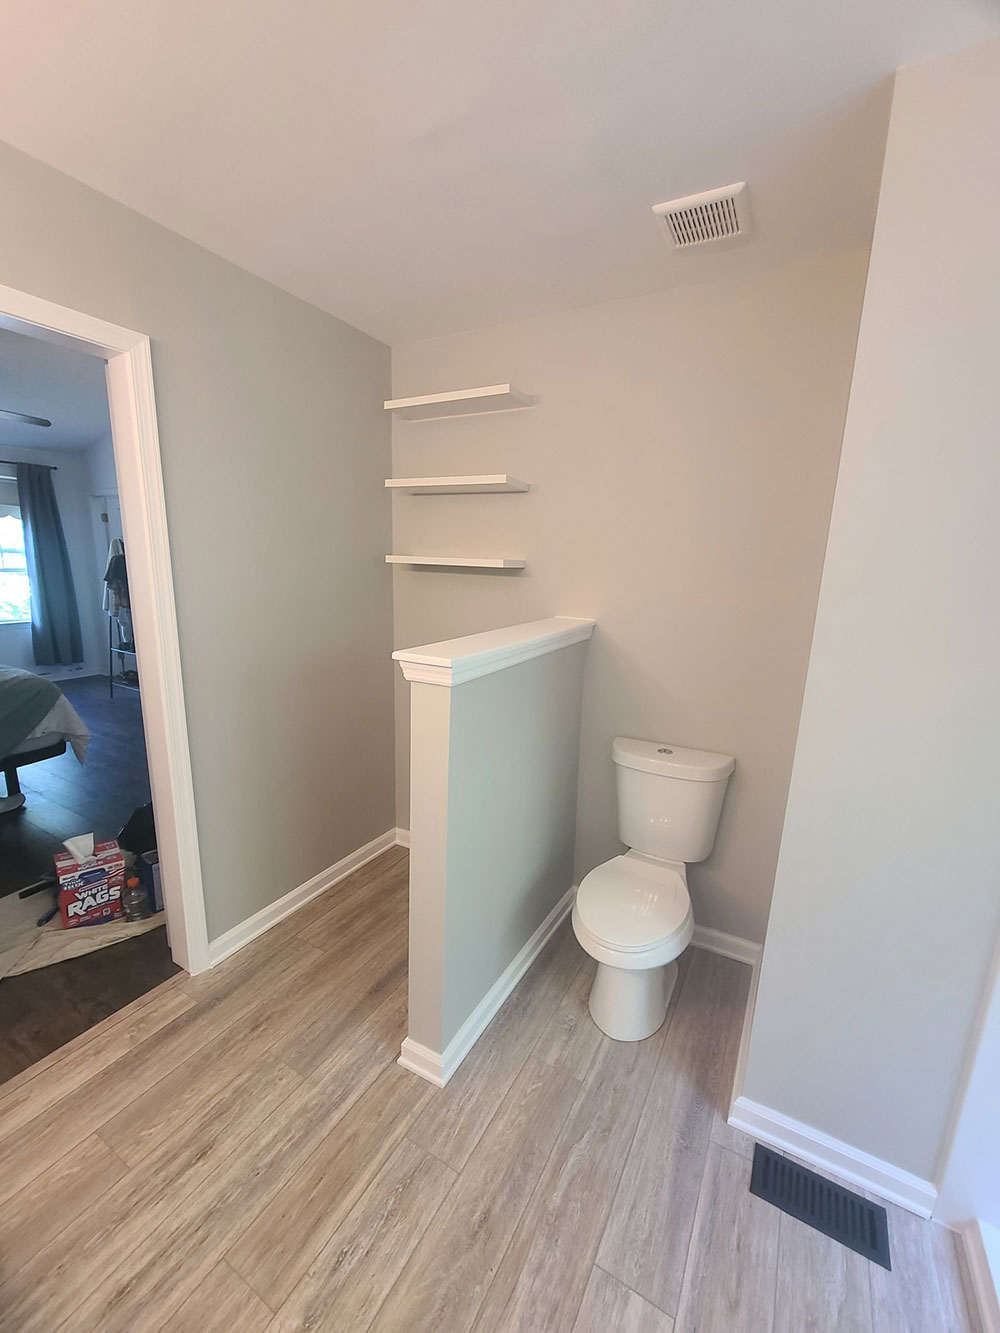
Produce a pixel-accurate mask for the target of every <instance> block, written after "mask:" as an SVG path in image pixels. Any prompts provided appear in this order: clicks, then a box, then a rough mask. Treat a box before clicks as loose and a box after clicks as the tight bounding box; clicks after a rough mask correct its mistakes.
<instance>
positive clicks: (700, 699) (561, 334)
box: [393, 254, 867, 940]
mask: <svg viewBox="0 0 1000 1333" xmlns="http://www.w3.org/2000/svg"><path fill="white" fill-rule="evenodd" d="M866 258H867V257H866V255H864V254H850V255H844V256H841V257H839V258H835V259H831V260H828V261H826V262H823V263H813V264H801V265H795V266H791V267H789V268H786V269H784V270H782V271H780V272H777V273H774V274H772V275H771V276H770V277H768V278H766V279H763V280H761V281H759V282H755V283H752V284H747V285H744V286H733V285H718V286H715V287H712V286H706V287H701V288H698V289H687V290H683V291H676V292H673V293H664V294H659V295H655V296H650V297H644V298H640V299H636V300H627V301H616V302H612V303H609V304H606V305H600V306H593V307H589V308H587V309H584V310H575V311H570V312H567V313H565V314H562V315H558V316H553V317H548V318H544V319H537V320H531V321H527V322H524V323H520V324H514V325H506V326H502V327H499V328H493V329H488V330H484V331H479V332H474V333H470V334H466V335H459V336H455V337H449V338H442V339H435V340H430V341H426V342H421V343H416V344H413V345H410V346H407V347H402V348H394V349H393V392H394V394H397V395H404V394H416V393H425V392H433V391H435V390H443V389H449V388H459V387H465V386H471V385H476V384H492V383H496V382H498V381H505V380H508V379H509V380H511V381H512V382H513V383H514V384H516V385H517V386H518V387H519V388H521V389H522V390H524V391H525V392H526V393H530V394H536V395H539V397H540V401H539V403H538V404H537V406H535V407H533V408H532V409H530V410H529V411H523V412H515V413H508V414H496V415H493V416H481V417H468V418H458V419H455V420H451V421H438V422H396V423H394V426H393V452H394V466H395V475H397V476H415V475H434V474H446V473H478V472H511V473H513V474H515V475H516V476H519V477H522V478H523V479H525V480H526V481H530V482H531V483H532V485H533V489H532V491H531V492H530V493H529V494H527V495H492V496H461V497H454V496H443V497H398V498H396V500H395V501H394V543H395V550H396V551H398V552H403V553H407V552H418V553H419V552H432V553H437V554H449V553H455V554H478V553H482V554H486V555H512V556H523V557H525V558H526V559H527V560H528V568H527V570H526V572H525V573H524V574H517V575H483V574H463V573H454V572H439V571H428V570H406V569H398V570H397V572H396V574H395V579H396V583H395V638H396V645H397V646H399V647H405V646H409V645H412V644H417V643H426V642H429V641H433V640H437V639H442V638H450V637H452V636H454V635H458V634H467V633H474V632H477V631H480V630H485V629H493V628H495V627H498V626H502V625H511V624H516V623H518V622H521V621H529V620H534V619H538V618H539V617H544V616H549V615H576V616H592V617H594V618H595V619H596V620H597V621H598V630H597V631H596V633H595V635H594V638H593V640H592V642H591V645H590V655H589V660H588V666H587V683H586V689H585V698H584V723H583V738H582V751H581V772H580V808H579V821H578V834H577V844H576V875H577V879H579V877H580V876H582V875H583V874H584V873H586V871H588V870H589V869H590V868H591V867H592V866H594V865H596V864H597V863H598V862H600V861H602V860H605V859H607V858H608V857H610V856H613V855H615V854H616V852H617V851H618V850H619V849H620V844H619V843H618V840H617V834H616V815H615V793H614V775H613V767H612V763H611V741H612V738H613V737H614V736H615V735H616V734H617V733H624V734H625V735H634V736H639V737H650V738H657V739H665V740H670V741H676V742H677V743H679V744H682V745H692V746H697V747H702V748H706V749H711V750H719V751H723V752H727V753H730V754H734V755H736V756H737V759H738V766H737V769H736V773H735V775H734V777H733V779H732V781H731V783H730V787H729V792H728V795H727V798H726V806H725V809H724V811H723V815H722V823H721V826H720V830H719V837H718V842H717V845H716V851H715V853H714V854H713V856H712V858H711V859H710V860H709V861H708V862H706V863H705V864H704V865H702V866H700V867H697V868H696V869H695V870H693V872H692V874H691V883H692V893H693V898H694V906H695V915H696V918H697V920H698V921H699V922H700V923H701V924H703V925H707V926H713V927H715V928H717V929H721V930H724V931H728V932H731V933H733V934H735V935H738V936H741V937H745V938H748V939H751V940H761V939H762V938H763V934H764V923H765V921H766V919H767V910H768V903H769V900H770V894H771V886H772V881H773V876H774V866H775V860H776V856H777V848H778V838H779V833H780V829H781V821H782V815H783V812H784V804H785V796H786V792H787V785H788V777H789V772H790V767H791V759H792V752H793V747H794V743H795V733H796V726H797V723H798V714H799V705H800V701H801V694H802V686H803V681H804V679H805V669H806V661H807V656H808V651H809V638H810V634H811V631H812V622H813V614H814V611H815V605H816V595H817V590H818V586H819V575H820V569H821V564H822V558H823V545H824V541H825V537H826V529H827V523H828V519H829V510H830V504H831V500H832V496H833V486H834V479H835V476H836V468H837V458H838V453H839V449H840V440H841V434H842V430H843V421H844V412H845V410H846V406H847V396H848V390H849V385H850V374H851V363H852V358H853V354H854V344H855V338H856V333H857V322H858V318H859V314H860V308H861V299H862V293H863V287H864V278H865V264H866ZM664 262H670V261H669V257H665V260H664ZM676 262H681V263H683V256H681V257H679V258H677V261H676ZM406 710H407V696H406V689H405V686H404V685H403V684H402V683H401V684H400V685H399V686H398V688H397V743H398V758H397V774H398V783H399V804H398V809H397V823H398V824H400V825H401V826H406V825H407V824H408V822H409V817H408V794H407V741H408V722H407V711H406Z"/></svg>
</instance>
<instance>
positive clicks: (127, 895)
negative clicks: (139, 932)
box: [122, 875, 152, 921]
mask: <svg viewBox="0 0 1000 1333" xmlns="http://www.w3.org/2000/svg"><path fill="white" fill-rule="evenodd" d="M122 911H123V912H124V913H125V920H126V921H145V919H146V918H147V917H148V916H152V913H151V912H150V910H149V897H148V895H147V893H146V890H145V889H144V888H143V887H142V885H141V884H140V882H139V880H138V879H137V878H136V877H135V875H133V876H132V877H131V878H130V879H128V880H126V881H125V892H124V893H123V894H122Z"/></svg>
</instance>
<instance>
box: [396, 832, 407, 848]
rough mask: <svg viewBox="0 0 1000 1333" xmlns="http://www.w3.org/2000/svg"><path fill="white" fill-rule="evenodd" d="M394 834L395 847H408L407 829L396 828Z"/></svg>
mask: <svg viewBox="0 0 1000 1333" xmlns="http://www.w3.org/2000/svg"><path fill="white" fill-rule="evenodd" d="M395 834H396V846H397V847H409V845H410V830H409V829H408V828H398V829H396V830H395Z"/></svg>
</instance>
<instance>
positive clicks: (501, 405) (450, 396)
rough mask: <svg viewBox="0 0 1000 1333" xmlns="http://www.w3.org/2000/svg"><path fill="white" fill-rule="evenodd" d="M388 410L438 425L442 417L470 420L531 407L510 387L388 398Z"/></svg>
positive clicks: (409, 419) (490, 387)
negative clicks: (469, 418)
mask: <svg viewBox="0 0 1000 1333" xmlns="http://www.w3.org/2000/svg"><path fill="white" fill-rule="evenodd" d="M384 406H385V410H386V411H387V412H395V414H396V415H397V416H398V417H403V418H404V419H405V420H407V421H437V420H439V419H440V418H441V417H467V416H475V415H478V414H479V413H482V412H510V411H511V410H512V409H513V408H516V407H530V406H531V399H530V398H529V397H528V395H527V394H524V393H519V392H518V390H517V389H515V388H513V387H512V386H511V385H509V384H487V385H486V386H485V388H482V389H454V390H452V392H451V393H425V394H422V395H421V396H420V397H419V398H387V399H386V401H385V404H384Z"/></svg>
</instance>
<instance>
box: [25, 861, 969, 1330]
mask: <svg viewBox="0 0 1000 1333" xmlns="http://www.w3.org/2000/svg"><path fill="white" fill-rule="evenodd" d="M406 887H407V861H406V855H405V853H403V852H401V851H399V850H394V851H391V852H387V853H386V854H385V855H384V856H382V857H380V858H378V860H376V861H374V862H372V863H370V864H369V865H368V866H365V867H362V869H361V870H359V871H357V872H356V873H355V874H354V875H353V876H351V877H350V878H349V879H348V880H345V881H344V882H342V883H341V884H339V885H337V886H335V887H334V888H333V889H332V890H330V891H329V892H328V893H327V894H324V895H323V896H322V897H320V898H318V899H315V900H314V901H313V902H312V903H310V904H309V905H308V906H307V907H305V908H304V909H303V910H302V911H301V912H299V913H297V914H296V915H295V916H294V917H292V918H289V919H287V920H286V921H284V922H282V923H281V924H280V925H279V926H277V927H276V928H275V929H274V930H272V931H271V932H269V934H268V935H267V936H265V937H264V938H262V939H261V940H259V941H257V942H256V943H254V944H253V945H251V946H249V947H248V948H247V949H244V950H243V951H242V952H241V953H239V954H237V955H235V956H234V957H233V958H231V959H229V960H228V961H227V962H225V963H223V964H222V965H221V966H220V967H218V968H216V969H214V970H213V971H212V972H210V973H207V974H204V975H202V976H199V977H196V978H190V977H187V976H185V975H183V974H181V975H179V976H177V977H174V978H172V979H171V980H169V981H167V982H165V983H164V984H163V985H161V986H160V987H158V988H157V989H156V990H155V991H153V992H151V993H150V994H148V995H146V996H144V997H143V998H142V999H140V1000H138V1001H136V1002H135V1003H134V1004H133V1005H131V1006H129V1007H128V1008H127V1009H125V1010H123V1011H122V1012H120V1013H118V1014H116V1015H114V1016H113V1017H112V1018H111V1019H109V1020H107V1021H106V1022H105V1023H102V1024H101V1025H100V1026H99V1027H97V1028H95V1029H93V1030H92V1031H91V1032H90V1033H88V1034H85V1035H84V1036H83V1037H80V1038H78V1039H77V1040H75V1041H73V1042H71V1043H70V1044H69V1045H68V1046H66V1047H64V1048H63V1049H62V1050H60V1051H58V1052H56V1053H54V1054H53V1055H51V1056H49V1057H48V1058H47V1059H45V1060H43V1061H42V1062H41V1063H40V1064H38V1065H36V1066H34V1067H33V1068H32V1069H30V1070H28V1071H26V1072H25V1073H23V1074H20V1075H18V1076H17V1077H16V1078H14V1079H13V1080H11V1081H10V1082H9V1083H8V1084H6V1085H5V1086H4V1087H2V1088H0V1201H3V1207H2V1208H0V1328H2V1329H3V1330H4V1331H5V1333H7V1331H8V1330H10V1331H11V1333H27V1331H28V1330H44V1333H55V1330H59V1329H63V1330H70V1331H72V1333H77V1330H81V1331H83V1333H90V1331H91V1330H94V1331H95V1333H96V1331H98V1330H99V1333H113V1331H114V1330H129V1333H146V1331H147V1330H149V1331H150V1333H152V1331H153V1330H158V1329H169V1330H172V1331H173V1333H177V1331H178V1330H197V1333H211V1330H223V1331H224V1333H234V1331H235V1333H254V1331H255V1330H267V1331H268V1333H277V1331H278V1330H281V1331H283V1333H289V1331H290V1330H297V1329H310V1330H315V1329H332V1330H337V1331H338V1333H355V1331H357V1333H363V1331H364V1330H367V1329H378V1330H383V1333H385V1331H388V1333H422V1331H423V1330H428V1333H430V1331H431V1330H434V1333H460V1331H461V1330H468V1329H476V1330H479V1331H480V1333H492V1330H500V1329H504V1330H524V1331H525V1333H539V1331H541V1333H548V1331H549V1330H553V1331H554V1333H562V1331H563V1330H565V1333H629V1331H633V1333H695V1331H698V1333H738V1331H739V1330H747V1333H770V1331H771V1330H782V1333H784V1331H785V1330H788V1331H789V1333H791V1331H792V1330H794V1331H795V1333H805V1330H818V1331H823V1333H826V1331H830V1333H867V1331H868V1330H874V1331H876V1333H882V1331H883V1330H884V1331H885V1333H975V1329H976V1325H975V1324H974V1323H973V1322H972V1320H971V1318H970V1315H969V1311H968V1308H967V1305H966V1300H965V1295H964V1291H963V1286H962V1280H961V1273H960V1269H959V1264H958V1258H957V1251H956V1247H955V1243H954V1238H953V1237H952V1236H951V1234H950V1233H948V1232H946V1231H943V1230H942V1229H941V1228H939V1227H936V1226H934V1225H933V1224H931V1223H926V1222H921V1221H920V1220H919V1219H917V1218H915V1217H912V1216H910V1215H908V1214H905V1213H902V1212H901V1211H900V1210H897V1209H893V1210H891V1216H890V1238H891V1242H892V1245H893V1260H894V1269H893V1271H892V1272H891V1273H887V1272H885V1271H884V1270H883V1269H880V1268H875V1267H873V1266H872V1265H870V1264H867V1263H866V1262H864V1261H862V1260H859V1259H858V1258H857V1256H854V1255H851V1254H849V1253H848V1252H847V1251H845V1250H843V1249H842V1248H841V1247H840V1246H838V1245H836V1244H835V1243H834V1242H833V1241H830V1240H828V1239H827V1238H826V1237H823V1236H819V1235H818V1234H817V1233H815V1232H813V1231H810V1230H809V1229H807V1228H805V1227H804V1226H802V1225H801V1224H800V1223H798V1222H795V1221H793V1220H792V1219H790V1218H788V1217H786V1216H784V1215H783V1214H781V1213H779V1212H778V1211H776V1210H775V1209H773V1208H771V1207H770V1206H769V1205H767V1204H765V1203H763V1202H762V1201H761V1200H759V1199H757V1198H754V1197H753V1196H752V1195H750V1194H749V1192H748V1184H749V1170H750V1164H749V1160H748V1154H749V1151H750V1147H751V1145H750V1141H749V1140H744V1138H743V1136H740V1135H738V1134H737V1133H736V1132H734V1131H732V1130H730V1129H728V1127H727V1126H726V1125H725V1123H724V1118H723V1116H722V1108H723V1106H724V1099H725V1097H726V1096H727V1095H728V1091H729V1085H730V1082H731V1078H732V1069H733V1064H734V1061H735V1058H736V1049H737V1038H738V1033H739V1025H740V1021H741V1018H742V1011H743V1006H744V1004H745V1002H746V991H747V983H748V976H747V969H746V968H744V967H743V966H741V965H740V964H738V963H735V962H732V961H731V960H728V959H724V958H720V957H718V956H716V955H713V954H707V953H703V952H700V951H698V950H689V951H688V953H687V954H686V955H685V956H684V957H683V958H682V960H681V976H680V980H679V983H678V985H677V987H676V988H675V992H674V996H673V998H672V1001H671V1010H670V1013H669V1014H668V1018H667V1022H666V1023H665V1025H664V1026H663V1028H661V1030H660V1031H659V1032H658V1033H656V1034H655V1035H654V1036H653V1037H650V1038H649V1039H648V1040H647V1041H644V1042H639V1043H636V1044H627V1043H615V1042H611V1041H609V1040H608V1039H607V1038H605V1037H604V1036H603V1035H602V1034H601V1033H600V1032H598V1031H597V1029H596V1028H594V1026H593V1024H592V1023H591V1021H590V1018H589V1015H588V1013H587V1008H586V1001H587V992H588V987H589V983H590V979H591V976H592V964H591V962H590V960H589V959H588V958H587V957H586V956H585V955H584V954H583V953H582V951H581V950H580V948H579V946H578V945H577V943H576V941H575V939H574V938H573V935H572V932H571V931H570V930H569V929H568V926H567V927H564V928H563V929H561V930H560V931H559V932H558V933H557V935H556V936H555V938H554V939H553V940H552V941H551V942H550V944H549V946H548V947H547V949H546V950H545V952H544V954H543V955H542V957H541V958H540V959H539V960H538V961H537V962H536V964H535V965H534V967H533V968H532V969H531V971H530V972H529V973H528V974H527V976H526V977H525V978H524V979H523V981H522V982H521V984H520V986H519V987H518V988H517V990H516V991H515V993H514V994H513V995H512V996H511V997H510V999H509V1000H508V1001H507V1003H506V1005H505V1006H504V1008H503V1009H502V1010H501V1012H500V1014H499V1015H498V1016H497V1018H496V1019H495V1020H494V1022H493V1024H492V1025H491V1026H490V1028H489V1029H488V1031H487V1032H486V1033H485V1034H484V1036H483V1037H482V1038H481V1039H480V1041H479V1043H478V1044H477V1045H476V1047H475V1048H474V1050H473V1051H472V1053H471V1054H470V1055H469V1057H468V1059H467V1060H466V1062H465V1064H464V1065H463V1066H462V1068H461V1069H460V1070H459V1072H458V1073H457V1074H456V1076H455V1077H454V1079H453V1080H452V1082H451V1083H450V1084H449V1085H448V1087H447V1088H445V1089H443V1090H437V1089H434V1088H432V1087H430V1085H428V1084H426V1083H423V1082H422V1081H421V1080H420V1079H418V1078H416V1077H415V1076H413V1075H411V1074H408V1073H406V1072H405V1071H403V1070H402V1069H400V1068H399V1066H398V1065H397V1064H396V1063H395V1060H396V1056H397V1054H398V1051H399V1043H400V1041H401V1039H402V1037H403V1036H404V1035H405V1023H406V981H405V950H406V941H405V932H404V929H403V928H402V926H403V925H405V912H406Z"/></svg>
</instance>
